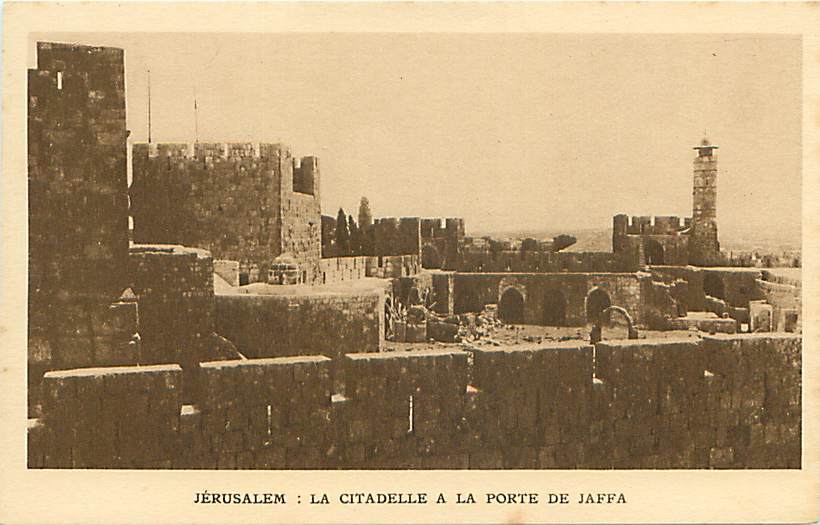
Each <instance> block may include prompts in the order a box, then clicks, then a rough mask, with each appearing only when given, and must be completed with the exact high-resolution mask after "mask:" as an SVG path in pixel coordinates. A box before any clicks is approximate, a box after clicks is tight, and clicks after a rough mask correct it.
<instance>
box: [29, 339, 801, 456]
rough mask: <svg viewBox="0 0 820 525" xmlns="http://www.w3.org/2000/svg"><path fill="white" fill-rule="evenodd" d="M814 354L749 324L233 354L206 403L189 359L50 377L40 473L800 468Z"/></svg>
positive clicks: (214, 373) (36, 432) (39, 444)
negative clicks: (316, 352) (188, 384)
mask: <svg viewBox="0 0 820 525" xmlns="http://www.w3.org/2000/svg"><path fill="white" fill-rule="evenodd" d="M801 346H802V345H801V339H800V338H799V337H796V336H788V335H780V334H777V335H771V336H765V337H764V336H759V335H754V334H749V335H731V336H729V335H726V336H721V335H718V336H710V337H707V338H704V339H702V340H700V339H694V338H693V339H686V340H656V341H648V340H643V341H634V340H630V341H610V342H605V343H599V344H598V345H597V346H596V349H595V352H593V348H592V346H590V345H587V344H584V343H582V342H566V343H552V344H533V345H529V346H524V345H518V346H514V347H508V348H504V347H491V348H489V349H487V348H482V349H478V348H473V349H472V350H471V351H469V352H468V351H463V350H458V349H455V350H431V351H420V352H395V353H372V354H351V355H347V356H344V357H343V358H340V359H341V361H342V362H343V366H342V367H334V366H332V362H331V360H330V359H328V358H327V357H322V356H305V357H288V358H275V359H254V360H242V361H223V362H219V363H203V364H202V365H201V368H202V377H203V385H204V387H203V389H202V392H201V394H200V397H199V398H198V399H197V402H196V404H195V405H194V406H190V405H186V406H181V404H180V398H179V395H178V392H179V388H180V385H179V381H180V378H181V374H180V371H179V368H178V367H176V366H170V367H129V368H115V369H103V370H69V371H63V372H57V373H49V374H47V376H46V385H47V392H49V394H48V396H49V397H48V399H49V401H48V402H47V403H46V404H45V413H44V417H43V418H42V419H41V420H33V421H32V422H31V424H30V426H29V465H30V466H31V467H35V468H36V467H47V468H67V467H72V466H73V467H81V466H92V467H98V468H126V467H127V468H169V467H173V468H209V469H212V468H228V469H233V468H261V469H270V468H273V469H282V468H353V469H356V468H394V469H405V468H437V469H455V468H479V469H495V468H516V469H536V468H564V469H570V468H589V469H612V468H617V469H641V468H686V469H694V468H732V469H740V468H800V466H801V412H800V409H801V357H800V353H801ZM471 353H472V363H471V359H470V354H471ZM334 370H339V372H334ZM336 373H339V374H341V375H342V377H333V375H334V374H336ZM340 379H341V380H342V382H343V384H344V390H345V393H344V395H341V394H334V393H333V392H334V389H333V388H332V385H333V383H335V382H338V381H339V380H340ZM134 414H139V415H140V416H141V417H133V416H134ZM146 437H147V438H148V439H149V441H148V442H147V444H144V443H145V442H144V441H140V445H139V446H137V445H136V443H137V441H138V439H139V440H145V439H146Z"/></svg>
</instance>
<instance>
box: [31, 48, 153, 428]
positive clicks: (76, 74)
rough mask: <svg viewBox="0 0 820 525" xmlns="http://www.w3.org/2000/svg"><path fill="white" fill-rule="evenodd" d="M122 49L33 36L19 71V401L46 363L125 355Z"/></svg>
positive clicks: (35, 397) (130, 355)
mask: <svg viewBox="0 0 820 525" xmlns="http://www.w3.org/2000/svg"><path fill="white" fill-rule="evenodd" d="M124 75H125V69H124V53H123V50H122V49H117V48H109V47H90V46H80V45H72V44H58V43H48V42H38V43H37V68H36V69H30V70H29V71H28V129H27V131H28V137H27V138H28V141H27V142H28V181H29V182H28V207H29V215H28V218H29V221H28V233H29V238H28V241H29V244H28V246H29V257H28V261H29V266H28V270H29V281H28V336H29V337H28V357H29V359H28V378H29V385H30V388H29V407H30V409H31V411H32V413H36V408H37V406H38V405H39V403H40V400H39V384H40V380H41V379H42V375H43V373H44V372H45V371H46V370H53V369H59V368H73V367H80V366H94V365H100V366H110V365H116V364H122V363H133V362H135V359H136V358H137V356H138V353H139V340H138V338H137V337H135V334H136V332H137V305H136V303H135V302H133V300H131V299H129V298H128V297H123V292H124V291H125V289H126V288H127V286H128V275H127V272H126V271H124V268H126V267H127V264H128V195H127V175H126V153H127V151H126V137H127V130H126V124H125V77H124Z"/></svg>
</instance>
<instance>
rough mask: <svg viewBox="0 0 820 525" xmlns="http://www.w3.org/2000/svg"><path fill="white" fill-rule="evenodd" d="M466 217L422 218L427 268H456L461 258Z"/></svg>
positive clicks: (422, 250)
mask: <svg viewBox="0 0 820 525" xmlns="http://www.w3.org/2000/svg"><path fill="white" fill-rule="evenodd" d="M463 241H464V219H455V218H450V219H445V220H444V223H443V225H442V220H441V219H421V256H422V265H423V266H424V267H425V268H440V269H444V270H455V269H456V268H457V267H458V263H459V261H460V259H461V246H462V244H463Z"/></svg>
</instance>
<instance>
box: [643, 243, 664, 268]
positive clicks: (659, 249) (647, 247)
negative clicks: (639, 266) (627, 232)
mask: <svg viewBox="0 0 820 525" xmlns="http://www.w3.org/2000/svg"><path fill="white" fill-rule="evenodd" d="M643 253H644V256H645V257H646V264H663V245H662V244H661V243H659V242H658V241H656V240H654V239H646V240H645V241H644V243H643Z"/></svg>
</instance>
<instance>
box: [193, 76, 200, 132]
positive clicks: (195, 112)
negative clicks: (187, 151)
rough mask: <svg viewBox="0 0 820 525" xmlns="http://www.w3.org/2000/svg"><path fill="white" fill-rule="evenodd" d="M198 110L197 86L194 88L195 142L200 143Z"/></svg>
mask: <svg viewBox="0 0 820 525" xmlns="http://www.w3.org/2000/svg"><path fill="white" fill-rule="evenodd" d="M196 110H197V108H196V86H194V142H199V115H198V114H197V111H196Z"/></svg>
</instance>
